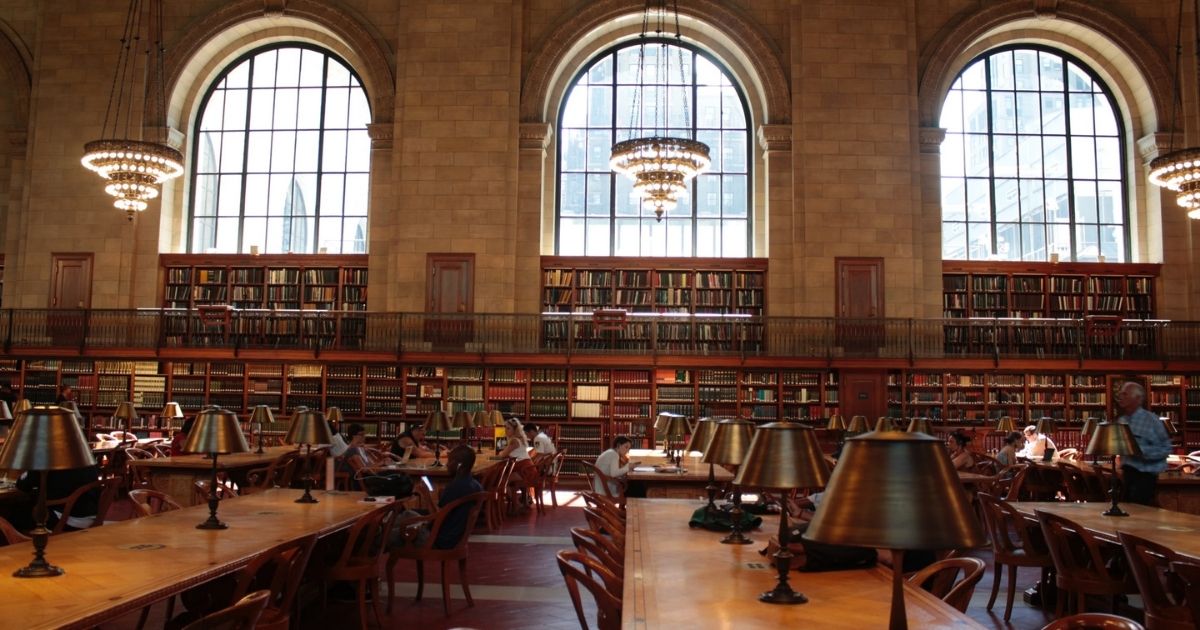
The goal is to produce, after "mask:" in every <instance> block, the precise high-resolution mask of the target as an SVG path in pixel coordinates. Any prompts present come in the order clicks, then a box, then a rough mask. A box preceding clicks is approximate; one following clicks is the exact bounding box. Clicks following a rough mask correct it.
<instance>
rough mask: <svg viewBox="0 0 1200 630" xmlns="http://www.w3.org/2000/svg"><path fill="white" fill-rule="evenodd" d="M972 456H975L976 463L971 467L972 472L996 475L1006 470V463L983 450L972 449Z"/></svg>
mask: <svg viewBox="0 0 1200 630" xmlns="http://www.w3.org/2000/svg"><path fill="white" fill-rule="evenodd" d="M971 456H972V457H974V458H975V465H974V466H972V467H971V472H974V473H978V474H980V475H995V474H998V473H999V472H1000V471H1001V470H1004V468H1005V466H1004V464H1001V463H1000V460H998V459H996V458H995V457H992V456H991V455H988V454H987V453H984V452H981V451H971Z"/></svg>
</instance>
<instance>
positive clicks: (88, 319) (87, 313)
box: [79, 308, 92, 354]
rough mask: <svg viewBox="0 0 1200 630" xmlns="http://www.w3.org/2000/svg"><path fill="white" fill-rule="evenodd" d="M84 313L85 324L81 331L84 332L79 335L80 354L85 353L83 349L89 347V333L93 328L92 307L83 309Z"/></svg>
mask: <svg viewBox="0 0 1200 630" xmlns="http://www.w3.org/2000/svg"><path fill="white" fill-rule="evenodd" d="M82 315H83V326H82V328H83V330H82V331H80V332H81V333H82V334H81V335H80V336H79V354H83V351H84V350H86V349H87V338H88V333H89V332H90V331H91V328H92V326H91V323H92V309H90V308H87V309H83V313H82Z"/></svg>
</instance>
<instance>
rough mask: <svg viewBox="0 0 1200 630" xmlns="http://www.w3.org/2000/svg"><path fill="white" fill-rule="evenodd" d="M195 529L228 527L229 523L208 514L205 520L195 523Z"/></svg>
mask: <svg viewBox="0 0 1200 630" xmlns="http://www.w3.org/2000/svg"><path fill="white" fill-rule="evenodd" d="M196 529H229V525H227V524H225V523H222V522H221V521H219V520H217V519H216V518H213V517H211V516H210V517H209V518H208V520H207V521H204V522H203V523H200V524H199V525H197V526H196Z"/></svg>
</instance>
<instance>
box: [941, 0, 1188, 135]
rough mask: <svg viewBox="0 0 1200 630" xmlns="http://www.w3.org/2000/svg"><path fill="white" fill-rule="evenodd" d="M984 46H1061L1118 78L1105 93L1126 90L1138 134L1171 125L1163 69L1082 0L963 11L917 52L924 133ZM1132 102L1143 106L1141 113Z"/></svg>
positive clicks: (1013, 1) (1141, 41) (1112, 19)
mask: <svg viewBox="0 0 1200 630" xmlns="http://www.w3.org/2000/svg"><path fill="white" fill-rule="evenodd" d="M1079 27H1083V28H1082V29H1081V28H1079ZM1068 31H1069V32H1070V34H1068ZM984 40H987V42H988V44H990V45H989V46H987V47H991V45H999V44H1000V43H1003V42H1005V41H1044V42H1049V43H1066V44H1068V45H1070V46H1071V47H1072V48H1073V49H1074V50H1073V52H1075V53H1081V55H1080V56H1082V57H1083V58H1084V59H1085V60H1086V61H1089V62H1090V63H1093V64H1094V65H1095V66H1099V67H1104V68H1105V70H1107V72H1105V74H1108V75H1109V76H1112V77H1116V78H1118V79H1119V83H1121V84H1122V85H1120V86H1118V85H1113V86H1111V87H1113V88H1114V89H1120V88H1124V90H1123V91H1124V94H1123V98H1122V100H1123V101H1124V102H1125V103H1126V104H1128V105H1130V109H1129V110H1127V114H1128V115H1129V116H1130V118H1131V119H1133V120H1131V122H1134V123H1135V125H1136V126H1139V127H1141V128H1142V130H1143V133H1144V132H1146V131H1155V130H1157V129H1158V128H1159V127H1160V126H1161V125H1162V124H1164V123H1163V121H1166V120H1168V119H1169V109H1170V105H1171V100H1172V99H1173V96H1172V93H1171V86H1172V85H1173V82H1172V80H1171V71H1170V69H1169V66H1168V64H1167V63H1166V61H1165V60H1164V59H1163V57H1162V55H1161V54H1159V52H1158V51H1157V50H1156V48H1155V47H1154V46H1153V44H1151V42H1150V41H1149V40H1147V39H1146V37H1145V36H1144V35H1142V33H1141V32H1139V31H1138V30H1137V29H1135V28H1134V27H1133V26H1131V25H1130V24H1129V23H1127V22H1126V21H1124V20H1122V19H1120V18H1118V17H1117V16H1115V15H1113V14H1112V13H1110V12H1109V11H1106V10H1104V9H1103V8H1100V7H1098V6H1096V5H1094V4H1093V3H1089V2H1082V1H1080V0H1058V1H1057V2H1037V3H1034V2H1029V0H1001V1H1000V2H996V3H994V4H988V5H987V6H985V7H983V8H972V9H970V10H969V11H966V12H964V14H963V15H962V17H961V18H960V19H958V20H957V21H954V22H951V23H949V24H947V25H946V26H945V27H944V28H943V29H942V30H941V32H939V33H938V35H937V36H935V37H934V38H933V40H932V41H931V42H930V44H929V45H928V46H927V47H926V49H925V50H924V51H923V52H922V53H921V60H920V79H919V82H918V90H919V93H918V94H919V96H918V115H919V116H920V122H921V125H922V126H923V127H936V126H938V117H939V114H940V111H941V106H942V101H943V100H944V98H945V94H946V92H947V90H949V88H950V85H951V83H953V81H954V79H955V77H956V76H957V75H958V71H959V70H961V68H962V66H963V64H964V63H966V62H967V61H968V60H969V57H970V56H974V55H975V54H978V53H979V52H982V50H978V48H982V47H981V46H979V43H980V42H981V41H984ZM1089 53H1090V54H1089ZM1143 95H1145V96H1146V98H1145V99H1143V98H1141V97H1142V96H1143ZM1135 103H1144V106H1143V107H1141V108H1140V109H1139V108H1136V107H1135V106H1134V104H1135ZM1135 133H1137V132H1136V131H1135Z"/></svg>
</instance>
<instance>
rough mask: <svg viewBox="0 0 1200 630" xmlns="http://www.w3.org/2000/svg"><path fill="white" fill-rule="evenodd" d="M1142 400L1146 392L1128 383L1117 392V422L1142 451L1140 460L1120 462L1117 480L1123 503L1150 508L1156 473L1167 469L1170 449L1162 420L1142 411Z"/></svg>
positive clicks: (1129, 459) (1169, 440) (1155, 486)
mask: <svg viewBox="0 0 1200 630" xmlns="http://www.w3.org/2000/svg"><path fill="white" fill-rule="evenodd" d="M1145 398H1146V390H1145V389H1143V388H1142V386H1141V385H1138V384H1137V383H1134V382H1132V381H1131V382H1127V383H1125V384H1124V385H1122V386H1121V389H1120V390H1118V391H1117V408H1118V409H1120V410H1121V417H1119V418H1117V421H1118V422H1123V423H1125V424H1128V425H1129V430H1130V431H1132V432H1133V439H1134V440H1135V441H1136V442H1137V445H1138V448H1139V449H1141V451H1142V455H1141V457H1133V456H1126V457H1122V458H1121V480H1122V483H1123V484H1124V486H1125V501H1126V502H1128V503H1140V504H1142V505H1154V504H1155V501H1154V494H1155V491H1156V490H1157V489H1158V473H1160V472H1162V471H1164V470H1166V469H1167V455H1170V454H1171V449H1172V446H1171V436H1169V435H1167V428H1166V427H1165V426H1163V423H1162V420H1159V418H1158V416H1156V415H1154V414H1152V413H1150V412H1149V411H1146V410H1145V409H1144V408H1143V407H1142V402H1143V401H1144V400H1145Z"/></svg>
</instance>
